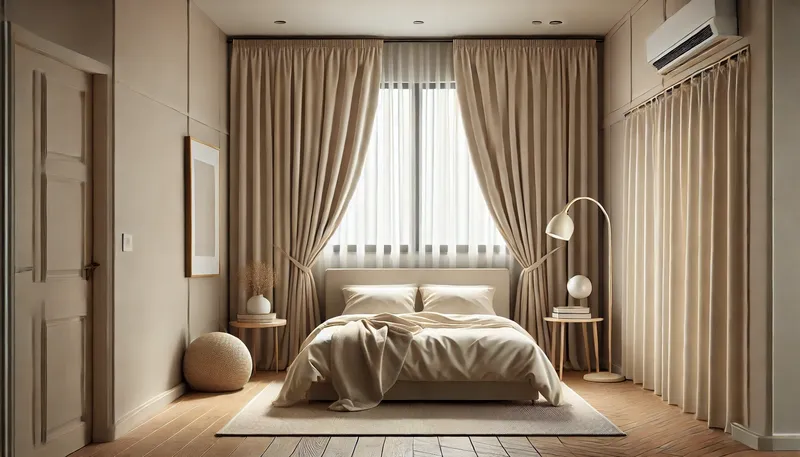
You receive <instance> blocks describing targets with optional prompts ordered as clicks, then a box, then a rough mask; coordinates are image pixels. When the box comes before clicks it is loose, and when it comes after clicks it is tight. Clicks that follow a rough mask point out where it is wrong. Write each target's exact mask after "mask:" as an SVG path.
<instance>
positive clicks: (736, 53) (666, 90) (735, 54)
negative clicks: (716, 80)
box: [623, 45, 750, 116]
mask: <svg viewBox="0 0 800 457" xmlns="http://www.w3.org/2000/svg"><path fill="white" fill-rule="evenodd" d="M748 51H750V46H749V45H747V46H745V47H743V48H740V49H737V50H735V51H733V52H731V53H730V54H728V55H726V56H725V57H723V58H721V59H719V60H717V61H716V62H714V63H711V64H708V65H706V66H705V67H703V68H701V69H699V70H697V71H694V72H692V74H690V75H689V76H687V77H685V78H683V79H681V80H680V81H678V82H676V83H675V84H672V85H670V86H669V87H667V88H664V90H662V91H661V92H659V93H657V94H656V95H653V96H652V97H650V98H648V99H647V100H645V101H643V102H641V103H639V104H637V105H636V106H634V107H633V108H631V109H629V110H628V111H625V113H624V114H623V116H627V115H629V114H631V113H632V112H634V111H636V110H638V109H639V108H642V107H643V106H645V105H648V104H650V103H653V102H654V101H656V100H657V99H658V98H659V97H661V96H663V95H666V94H668V93H670V92H672V91H673V90H675V89H676V88H678V87H680V86H681V85H683V84H686V83H687V82H689V81H691V80H693V79H694V78H696V77H697V76H699V75H700V74H702V73H705V72H706V71H708V70H710V69H712V68H714V67H716V66H719V65H722V64H724V63H725V62H727V61H729V60H733V59H736V58H737V57H739V55H741V54H744V53H745V52H748Z"/></svg>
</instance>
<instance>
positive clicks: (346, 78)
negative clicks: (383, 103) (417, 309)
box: [230, 40, 383, 368]
mask: <svg viewBox="0 0 800 457" xmlns="http://www.w3.org/2000/svg"><path fill="white" fill-rule="evenodd" d="M382 49H383V42H382V41H380V40H237V41H234V43H233V49H232V54H231V82H230V85H231V86H230V87H231V92H230V103H231V121H230V122H231V132H230V137H231V191H230V198H231V204H230V208H231V215H230V220H231V240H230V243H231V251H230V257H231V259H230V262H231V266H232V268H231V285H232V286H231V303H232V304H233V306H234V307H236V308H237V310H238V311H239V312H244V309H245V302H246V300H247V298H248V295H249V291H247V290H245V288H244V287H243V286H241V285H240V284H239V281H238V273H239V270H240V269H241V267H242V266H244V265H246V264H247V263H248V262H252V261H263V262H266V263H267V264H268V265H272V266H273V267H274V269H275V271H276V272H277V273H278V283H277V286H276V287H275V291H274V294H273V295H270V296H268V297H267V298H268V299H269V300H270V301H271V302H272V303H273V304H274V307H275V312H276V313H277V315H278V317H281V318H286V319H287V321H288V323H287V326H286V327H285V330H279V332H280V341H281V345H280V348H281V355H280V360H279V361H275V360H272V359H273V357H272V353H273V350H272V344H271V338H269V339H268V338H266V335H264V341H262V342H257V343H256V344H259V343H262V344H263V349H264V350H262V351H261V354H264V356H263V358H262V360H261V362H262V363H259V365H260V366H262V367H263V366H276V365H277V366H279V367H281V368H283V367H285V366H286V365H287V364H288V363H289V362H290V361H291V360H293V359H294V357H295V356H296V355H297V353H298V351H299V349H300V345H301V343H302V342H303V340H304V339H305V337H306V336H307V335H308V334H309V333H310V332H311V330H313V329H314V327H316V326H317V325H318V324H319V321H320V314H319V303H318V297H317V291H316V286H315V284H314V278H313V276H312V274H311V267H312V266H313V265H314V262H315V261H316V259H317V257H318V256H319V254H320V252H321V251H322V249H323V248H324V246H325V244H326V243H327V241H328V239H329V238H330V237H331V236H332V235H333V233H334V232H335V230H336V228H337V227H338V225H339V223H340V221H341V219H342V217H343V215H344V211H345V209H346V207H347V204H348V202H349V200H350V198H351V197H352V195H353V192H354V191H355V188H356V184H357V182H358V179H359V176H360V174H361V169H362V167H363V164H364V160H365V156H366V151H367V143H368V141H369V138H370V135H371V129H372V126H373V119H374V117H375V111H376V108H377V102H378V89H379V84H380V74H381V53H382ZM262 333H263V332H262Z"/></svg>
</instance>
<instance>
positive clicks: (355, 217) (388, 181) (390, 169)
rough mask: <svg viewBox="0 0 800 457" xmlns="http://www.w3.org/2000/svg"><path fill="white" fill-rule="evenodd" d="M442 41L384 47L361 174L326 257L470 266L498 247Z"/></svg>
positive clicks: (447, 49)
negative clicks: (464, 261)
mask: <svg viewBox="0 0 800 457" xmlns="http://www.w3.org/2000/svg"><path fill="white" fill-rule="evenodd" d="M450 46H451V45H450V44H449V43H387V44H386V46H385V48H384V82H383V83H382V85H381V89H380V97H379V104H378V109H377V113H376V116H375V125H374V126H373V132H372V137H371V140H370V143H369V151H368V154H367V158H366V162H365V166H364V171H363V174H362V176H361V180H360V181H359V184H358V188H357V190H356V192H355V194H354V196H353V199H352V200H351V202H350V205H349V206H348V208H347V211H346V213H345V215H344V218H343V220H342V223H341V225H340V226H339V228H338V230H337V231H336V233H335V234H334V236H333V238H332V239H331V240H330V242H329V245H328V249H327V250H326V251H327V253H328V255H329V256H330V255H338V256H344V257H347V256H350V257H354V258H355V259H357V260H358V261H359V262H363V260H364V258H365V257H368V256H373V257H375V258H378V259H379V260H380V258H382V257H383V258H388V259H391V260H392V261H393V263H395V264H404V265H408V266H422V265H424V264H430V265H431V266H460V265H458V264H459V262H458V261H457V257H463V258H465V259H469V262H468V264H469V265H471V266H475V265H476V263H478V262H479V261H480V263H482V264H486V265H491V264H492V263H493V262H491V260H492V258H493V257H494V254H499V253H503V254H504V253H505V243H504V241H503V239H502V237H501V236H500V234H499V232H498V231H497V227H496V226H495V223H494V220H493V219H492V217H491V215H490V213H489V209H488V208H487V206H486V202H485V200H484V198H483V195H482V193H481V189H480V185H479V183H478V180H477V177H476V175H475V172H474V169H473V166H472V163H471V159H470V154H469V149H468V145H467V138H466V135H465V134H464V126H463V123H462V121H461V113H460V110H459V106H458V99H457V94H456V87H455V82H454V81H453V78H452V51H451V48H450ZM509 257H510V256H509ZM401 258H402V260H401ZM487 259H488V260H489V261H487Z"/></svg>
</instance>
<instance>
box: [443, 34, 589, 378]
mask: <svg viewBox="0 0 800 457" xmlns="http://www.w3.org/2000/svg"><path fill="white" fill-rule="evenodd" d="M453 48H454V49H453V53H454V54H453V55H454V68H455V77H456V87H457V91H458V99H459V102H460V105H461V109H462V115H463V119H464V125H465V131H466V134H467V140H468V144H469V148H470V154H471V156H472V162H473V165H474V167H475V170H476V173H477V176H478V180H479V182H480V185H481V190H482V192H483V195H484V197H485V198H486V201H487V204H488V206H489V212H490V213H491V214H492V217H493V218H494V220H495V222H496V223H497V226H498V229H499V230H500V233H501V234H502V235H503V238H504V239H505V241H506V243H507V246H508V248H509V250H510V251H511V252H512V253H513V255H514V257H515V258H516V259H517V261H518V262H519V263H520V264H521V265H522V267H523V268H524V270H523V272H522V274H521V276H520V279H519V283H518V285H517V300H516V309H515V312H514V317H515V320H517V321H518V322H519V323H520V324H521V325H522V326H523V327H525V328H526V329H527V330H528V331H529V332H530V333H531V335H533V337H534V338H536V340H537V341H538V342H539V344H540V345H543V346H544V347H547V346H548V345H549V344H550V337H549V333H548V331H547V327H546V325H545V324H546V323H545V321H544V317H546V316H548V315H549V314H550V312H551V310H552V307H553V306H558V305H563V304H565V303H566V301H567V298H566V297H567V295H566V279H567V275H568V274H569V275H570V276H571V275H572V274H584V275H586V276H588V277H589V278H590V279H591V280H592V282H593V283H594V284H595V285H600V284H601V282H600V276H599V272H600V271H599V264H598V256H597V244H598V239H599V235H600V232H599V230H600V225H599V220H598V216H597V213H596V209H595V208H593V207H589V206H588V205H580V206H577V207H576V208H575V212H574V213H571V214H572V215H573V216H574V218H575V219H576V220H575V226H576V233H575V235H574V236H573V239H572V241H571V242H570V243H569V249H568V250H567V255H566V256H565V255H563V254H562V253H558V254H556V255H555V256H553V257H551V258H550V259H549V260H547V262H546V263H544V264H542V266H540V267H539V268H533V266H534V265H535V263H536V262H537V260H538V259H539V258H541V257H542V256H543V255H544V254H545V253H546V252H548V251H549V250H550V249H551V248H553V247H554V246H555V243H554V242H552V241H549V240H548V238H547V237H546V235H545V233H544V229H545V226H546V225H547V222H548V221H549V219H550V217H551V216H553V215H554V214H556V213H557V212H559V211H561V209H562V208H563V207H564V205H566V203H567V202H568V200H569V199H570V198H572V197H577V196H591V197H595V198H596V197H597V193H598V158H597V155H598V140H597V135H598V83H597V48H596V43H595V41H594V40H566V41H562V40H455V41H454V44H453ZM598 289H599V290H598ZM596 290H598V292H600V293H602V288H601V287H597V288H596ZM600 293H598V294H596V295H595V297H602V295H601V294H600ZM592 303H593V308H594V310H593V311H594V313H595V314H596V313H597V312H598V311H599V310H600V307H599V306H597V305H598V302H592ZM578 338H579V337H578V335H574V336H573V335H570V360H571V361H572V363H573V364H574V365H577V364H579V361H580V360H582V357H581V354H580V353H581V352H582V351H579V350H577V349H578V348H580V347H582V346H580V345H579V344H582V342H581V341H579V339H578ZM576 343H577V344H576Z"/></svg>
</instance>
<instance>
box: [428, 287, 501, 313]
mask: <svg viewBox="0 0 800 457" xmlns="http://www.w3.org/2000/svg"><path fill="white" fill-rule="evenodd" d="M419 291H420V293H421V294H422V308H423V309H422V310H423V311H430V312H434V313H442V314H491V315H496V313H495V312H494V307H493V306H492V299H493V298H494V287H491V286H439V285H424V286H420V288H419Z"/></svg>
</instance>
